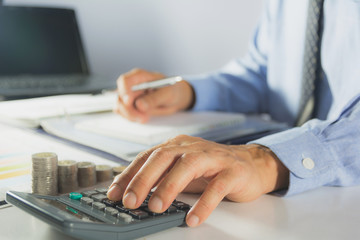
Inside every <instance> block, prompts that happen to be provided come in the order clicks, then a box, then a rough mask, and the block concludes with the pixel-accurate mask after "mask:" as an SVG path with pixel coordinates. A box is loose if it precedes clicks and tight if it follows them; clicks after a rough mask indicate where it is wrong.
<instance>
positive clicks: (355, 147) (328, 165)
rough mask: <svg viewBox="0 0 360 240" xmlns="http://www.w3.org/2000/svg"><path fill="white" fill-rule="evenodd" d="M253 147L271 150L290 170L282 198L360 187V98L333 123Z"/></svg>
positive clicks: (311, 123) (308, 125)
mask: <svg viewBox="0 0 360 240" xmlns="http://www.w3.org/2000/svg"><path fill="white" fill-rule="evenodd" d="M252 143H256V144H260V145H264V146H266V147H268V148H270V149H271V150H272V151H273V152H274V153H275V154H276V155H277V156H278V158H279V159H280V160H281V161H282V162H283V163H284V165H285V166H286V167H287V168H288V169H289V170H290V183H289V188H288V189H287V191H286V192H282V193H280V194H282V195H293V194H297V193H300V192H304V191H307V190H310V189H314V188H317V187H320V186H352V185H357V184H360V157H359V156H360V148H359V146H360V94H359V95H358V96H357V97H356V98H355V99H353V101H351V102H350V103H349V105H348V106H347V107H345V108H344V109H343V111H342V113H341V114H340V116H339V117H338V118H337V119H335V120H333V121H331V120H328V121H320V120H311V121H309V122H307V123H305V124H304V125H303V126H301V127H297V128H293V129H290V130H288V131H285V132H281V133H278V134H274V135H271V136H267V137H264V138H261V139H258V140H256V141H253V142H252Z"/></svg>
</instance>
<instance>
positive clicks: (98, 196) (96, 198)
mask: <svg viewBox="0 0 360 240" xmlns="http://www.w3.org/2000/svg"><path fill="white" fill-rule="evenodd" d="M91 198H92V199H94V201H95V202H102V201H104V200H106V199H107V197H106V196H105V195H104V194H96V195H92V196H91Z"/></svg>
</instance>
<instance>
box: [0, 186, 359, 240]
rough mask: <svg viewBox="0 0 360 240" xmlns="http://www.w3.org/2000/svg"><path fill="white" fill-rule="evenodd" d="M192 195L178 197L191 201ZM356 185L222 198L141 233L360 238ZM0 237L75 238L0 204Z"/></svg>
mask: <svg viewBox="0 0 360 240" xmlns="http://www.w3.org/2000/svg"><path fill="white" fill-rule="evenodd" d="M196 197H197V196H196V195H187V194H182V195H181V196H179V198H178V199H180V200H183V201H186V202H188V203H190V204H193V203H194V202H195V200H196ZM359 199H360V187H349V188H330V187H328V188H320V189H317V190H314V191H311V192H307V193H303V194H300V195H297V196H293V197H288V198H280V197H276V196H271V195H266V196H263V197H261V198H260V199H258V200H256V201H254V202H250V203H233V202H227V201H223V202H222V203H221V204H220V205H219V206H218V208H217V209H216V210H215V211H214V212H213V213H212V214H211V215H210V217H209V218H208V219H207V220H206V222H205V223H203V224H202V225H200V226H199V227H196V228H180V227H176V228H172V229H168V230H166V231H163V232H159V233H155V234H152V235H149V236H146V237H144V238H141V239H157V240H161V239H164V240H165V239H166V240H168V239H172V240H175V239H194V240H195V239H222V240H225V239H230V240H231V239H317V240H318V239H358V238H359V236H360V227H359V223H360V214H359V212H360V211H359V210H360V207H359ZM0 234H1V235H0V236H1V237H0V238H1V239H2V240H5V239H6V240H7V239H27V240H29V239H36V240H42V239H52V240H56V239H61V240H66V239H73V238H71V237H68V236H66V235H64V234H63V233H61V232H59V231H57V230H55V229H53V228H52V227H50V226H49V225H48V224H46V223H44V222H42V221H40V220H38V219H37V218H35V217H32V216H31V215H29V214H27V213H25V212H23V211H22V210H20V209H18V208H16V207H9V208H5V209H2V210H0Z"/></svg>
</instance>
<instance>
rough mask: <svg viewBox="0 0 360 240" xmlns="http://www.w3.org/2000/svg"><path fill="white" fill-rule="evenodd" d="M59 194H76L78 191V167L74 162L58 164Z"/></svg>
mask: <svg viewBox="0 0 360 240" xmlns="http://www.w3.org/2000/svg"><path fill="white" fill-rule="evenodd" d="M58 185H59V193H69V192H74V191H76V190H77V189H78V166H77V162H76V161H73V160H62V161H59V162H58Z"/></svg>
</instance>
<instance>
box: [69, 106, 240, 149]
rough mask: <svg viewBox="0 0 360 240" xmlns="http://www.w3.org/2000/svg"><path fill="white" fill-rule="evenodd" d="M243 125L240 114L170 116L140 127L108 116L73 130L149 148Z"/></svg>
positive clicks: (152, 120)
mask: <svg viewBox="0 0 360 240" xmlns="http://www.w3.org/2000/svg"><path fill="white" fill-rule="evenodd" d="M244 121H245V116H244V115H243V114H239V113H224V112H179V113H176V114H173V115H169V116H159V117H152V118H151V119H150V121H149V122H147V123H145V124H142V123H137V122H131V121H129V120H127V119H125V118H123V117H121V116H120V115H118V114H113V113H109V114H103V115H101V116H98V117H96V116H93V117H92V118H89V119H86V120H83V121H79V122H77V124H76V125H75V127H76V128H77V129H79V130H82V131H88V132H93V133H97V134H99V135H105V136H110V137H115V138H118V139H121V140H126V141H130V142H134V143H139V144H146V145H149V146H151V145H155V144H158V143H161V142H163V141H166V140H167V139H169V138H171V137H175V136H177V135H179V134H186V135H192V136H202V135H203V134H206V135H207V136H209V134H210V133H212V132H213V133H214V134H218V132H219V130H226V129H236V128H237V127H239V126H240V125H241V124H242V123H243V122H244ZM214 137H217V136H216V135H214Z"/></svg>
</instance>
